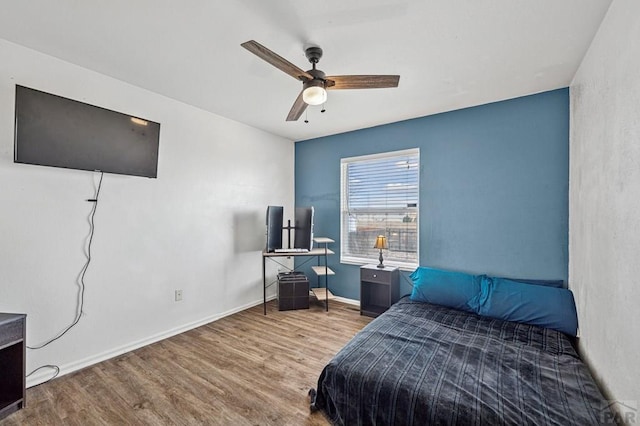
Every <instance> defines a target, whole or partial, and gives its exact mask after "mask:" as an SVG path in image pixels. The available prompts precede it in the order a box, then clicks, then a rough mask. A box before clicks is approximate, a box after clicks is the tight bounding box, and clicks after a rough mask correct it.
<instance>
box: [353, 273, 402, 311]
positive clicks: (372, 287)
mask: <svg viewBox="0 0 640 426" xmlns="http://www.w3.org/2000/svg"><path fill="white" fill-rule="evenodd" d="M399 296H400V271H399V270H398V268H391V267H385V268H378V267H377V266H376V265H365V266H362V267H361V268H360V315H367V316H370V317H377V316H378V315H380V314H381V313H383V312H384V311H386V310H387V309H389V307H390V306H391V305H393V304H394V303H395V302H397V301H398V298H399Z"/></svg>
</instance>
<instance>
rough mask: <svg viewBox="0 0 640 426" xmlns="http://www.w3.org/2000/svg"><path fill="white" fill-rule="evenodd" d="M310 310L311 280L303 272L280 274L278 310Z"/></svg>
mask: <svg viewBox="0 0 640 426" xmlns="http://www.w3.org/2000/svg"><path fill="white" fill-rule="evenodd" d="M292 309H309V280H308V279H307V277H306V276H305V275H304V274H303V273H302V272H281V273H279V274H278V310H279V311H290V310H292Z"/></svg>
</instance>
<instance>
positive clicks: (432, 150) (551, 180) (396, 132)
mask: <svg viewBox="0 0 640 426" xmlns="http://www.w3.org/2000/svg"><path fill="white" fill-rule="evenodd" d="M323 119H326V120H330V119H331V116H330V115H328V116H326V117H324V118H323ZM314 125H321V123H314ZM408 148H420V205H419V210H420V219H419V227H420V264H421V265H424V266H431V267H436V268H446V269H452V270H458V271H463V272H471V273H486V274H491V275H500V276H506V277H515V278H537V279H563V280H565V282H566V280H567V275H568V191H569V90H568V89H559V90H554V91H550V92H545V93H540V94H536V95H531V96H525V97H521V98H516V99H511V100H507V101H502V102H496V103H492V104H487V105H482V106H478V107H473V108H467V109H462V110H457V111H452V112H446V113H442V114H437V115H431V116H427V117H422V118H416V119H412V120H407V121H401V122H397V123H392V124H388V125H384V126H378V127H373V128H368V129H362V130H357V131H353V132H348V133H342V134H338V135H333V136H327V137H323V138H317V139H310V140H306V141H301V142H297V143H296V145H295V191H296V194H295V202H296V205H297V206H314V207H315V235H316V236H326V237H330V238H333V239H334V240H336V243H335V244H334V245H333V246H332V248H333V250H334V251H335V252H336V255H334V256H332V257H331V259H330V260H329V266H330V267H331V268H332V269H333V270H334V271H335V272H336V275H335V276H331V277H330V278H329V288H330V289H331V291H332V292H333V293H334V294H336V295H338V296H343V297H347V298H351V299H359V298H360V294H359V293H360V286H359V267H358V266H356V265H346V264H340V159H341V158H344V157H353V156H358V155H366V154H373V153H378V152H387V151H396V150H401V149H408ZM371 244H373V241H372V242H371ZM401 281H402V282H401V294H406V293H409V292H410V291H411V286H410V281H409V280H408V273H407V272H405V273H403V274H402V279H401Z"/></svg>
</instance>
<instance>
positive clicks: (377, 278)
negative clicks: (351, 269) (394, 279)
mask: <svg viewBox="0 0 640 426" xmlns="http://www.w3.org/2000/svg"><path fill="white" fill-rule="evenodd" d="M360 280H361V281H369V282H372V283H380V284H389V283H390V282H391V272H390V271H385V270H384V269H382V268H377V269H370V268H367V269H365V268H364V267H363V268H360Z"/></svg>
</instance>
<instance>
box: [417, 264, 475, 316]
mask: <svg viewBox="0 0 640 426" xmlns="http://www.w3.org/2000/svg"><path fill="white" fill-rule="evenodd" d="M481 277H482V276H480V275H470V274H465V273H462V272H453V271H445V270H441V269H434V268H427V267H424V266H420V267H418V268H417V269H416V270H415V271H413V273H412V274H411V275H410V278H411V280H412V281H413V290H412V292H411V296H410V299H411V300H413V301H416V302H428V303H435V304H437V305H443V306H448V307H450V308H454V309H460V310H463V311H468V312H473V313H476V312H477V310H478V305H477V301H478V294H479V293H480V280H481Z"/></svg>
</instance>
